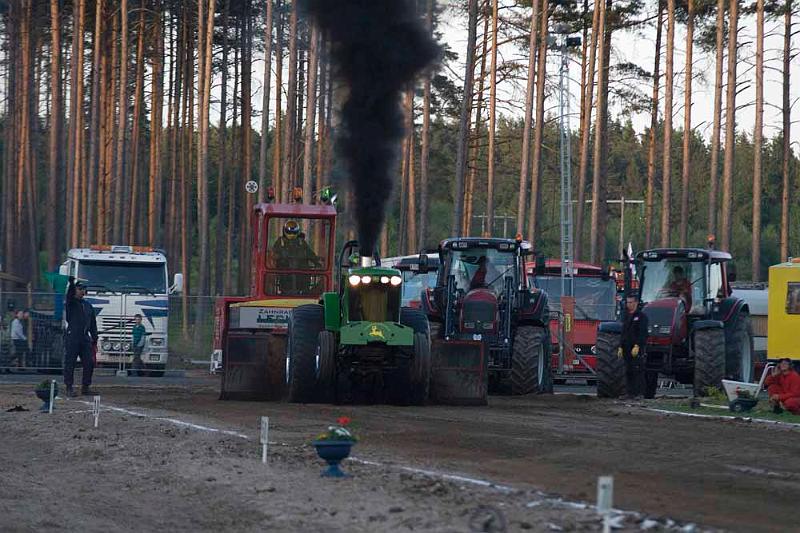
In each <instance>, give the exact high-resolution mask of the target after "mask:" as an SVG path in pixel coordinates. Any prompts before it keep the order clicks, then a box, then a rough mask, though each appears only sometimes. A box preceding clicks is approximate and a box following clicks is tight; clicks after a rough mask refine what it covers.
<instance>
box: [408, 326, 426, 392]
mask: <svg viewBox="0 0 800 533" xmlns="http://www.w3.org/2000/svg"><path fill="white" fill-rule="evenodd" d="M409 371H410V379H409V383H410V385H411V391H410V392H411V394H410V398H411V404H412V405H425V404H426V403H427V402H428V398H429V397H430V393H431V340H430V338H429V337H428V335H427V334H424V333H416V334H414V358H413V359H412V360H411V366H410V368H409Z"/></svg>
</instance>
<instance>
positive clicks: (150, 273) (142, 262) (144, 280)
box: [59, 245, 183, 377]
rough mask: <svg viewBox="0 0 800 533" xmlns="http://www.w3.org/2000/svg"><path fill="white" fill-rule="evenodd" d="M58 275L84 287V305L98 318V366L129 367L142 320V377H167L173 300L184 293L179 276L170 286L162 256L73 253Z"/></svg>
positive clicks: (135, 251)
mask: <svg viewBox="0 0 800 533" xmlns="http://www.w3.org/2000/svg"><path fill="white" fill-rule="evenodd" d="M59 273H60V274H63V275H66V276H73V277H74V278H75V279H79V280H82V281H83V282H84V283H85V284H86V287H87V293H86V299H87V301H88V302H90V303H91V304H92V306H93V307H94V309H95V312H96V313H97V331H98V336H99V341H98V343H97V365H98V366H115V367H118V368H120V369H125V368H129V367H130V366H131V364H132V363H133V326H134V321H135V318H134V317H135V316H136V315H137V314H139V315H141V316H142V325H144V327H145V331H146V333H147V335H146V337H145V339H146V343H145V348H144V351H143V352H142V362H143V363H144V365H145V373H144V375H146V376H153V377H160V376H163V375H164V369H165V368H166V365H167V357H168V346H169V345H168V341H169V339H168V331H169V328H168V319H169V295H170V294H174V293H179V292H181V291H182V290H183V275H182V274H180V273H176V274H175V276H174V278H173V282H172V285H169V277H168V273H167V258H166V255H165V254H164V252H162V251H161V250H156V249H153V248H146V247H139V246H110V245H101V246H91V247H89V248H73V249H71V250H70V251H69V252H68V253H67V260H66V261H65V262H64V263H63V264H62V265H61V268H60V269H59Z"/></svg>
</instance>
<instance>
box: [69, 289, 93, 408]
mask: <svg viewBox="0 0 800 533" xmlns="http://www.w3.org/2000/svg"><path fill="white" fill-rule="evenodd" d="M85 295H86V286H85V285H84V284H83V283H82V282H80V281H78V282H77V283H76V282H75V279H74V278H70V280H69V288H68V289H67V303H66V315H67V335H66V338H65V339H64V340H65V345H66V349H65V352H64V385H65V387H66V389H67V396H70V397H72V396H75V391H74V390H73V389H72V382H73V379H74V377H75V363H76V362H77V360H78V357H80V358H81V366H82V367H83V376H82V378H81V394H83V395H85V396H94V395H96V393H95V392H94V391H93V390H91V389H90V388H89V387H90V386H91V384H92V372H93V371H94V353H93V352H94V348H95V346H96V345H97V319H96V318H95V312H94V308H93V307H92V304H90V303H89V302H87V301H86V300H84V298H83V297H84V296H85Z"/></svg>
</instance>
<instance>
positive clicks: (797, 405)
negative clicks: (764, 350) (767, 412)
mask: <svg viewBox="0 0 800 533" xmlns="http://www.w3.org/2000/svg"><path fill="white" fill-rule="evenodd" d="M764 386H765V387H767V393H768V394H769V403H770V404H771V405H772V409H773V411H774V412H776V413H782V412H783V410H784V409H786V410H787V411H789V412H790V413H792V414H793V415H800V374H798V373H797V372H795V370H794V369H793V368H792V360H791V359H789V358H788V357H787V358H784V359H781V360H780V361H779V362H778V366H776V367H774V368H773V369H772V374H771V375H769V376H767V379H766V380H765V381H764Z"/></svg>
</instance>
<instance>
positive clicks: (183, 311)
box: [0, 292, 216, 376]
mask: <svg viewBox="0 0 800 533" xmlns="http://www.w3.org/2000/svg"><path fill="white" fill-rule="evenodd" d="M86 298H87V300H88V301H89V302H90V303H92V304H93V305H94V307H95V312H96V313H97V326H98V333H99V342H98V346H97V352H96V355H95V358H96V362H97V365H96V368H97V369H98V371H99V372H102V369H103V368H108V369H109V370H110V371H111V372H113V371H117V370H126V371H127V370H130V369H131V368H132V366H133V362H134V350H135V347H134V345H133V326H134V324H135V319H134V314H136V313H138V314H141V315H142V325H143V326H144V328H145V333H146V334H145V336H144V339H145V340H144V346H143V347H142V352H141V360H142V366H141V367H139V365H137V368H136V371H135V372H133V373H134V374H138V375H144V376H147V375H150V376H159V375H161V374H163V372H164V371H165V370H172V369H181V368H188V367H190V366H191V365H193V364H207V362H208V359H209V358H210V355H211V352H212V340H213V339H212V337H213V320H214V302H215V301H216V297H213V296H186V297H184V296H181V295H175V296H170V297H169V298H155V297H152V296H151V295H147V294H127V295H124V296H123V295H104V294H101V295H95V294H89V295H87V296H86ZM63 302H64V297H63V295H60V294H54V293H27V292H3V293H0V310H2V313H0V372H6V371H14V372H41V373H60V372H61V370H62V368H63V360H64V329H63V320H62V315H63ZM19 311H22V312H23V316H22V318H21V320H22V326H23V331H24V335H25V340H17V341H12V339H11V326H12V321H13V320H14V318H15V316H16V315H17V313H18V312H19ZM78 366H80V365H78Z"/></svg>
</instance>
